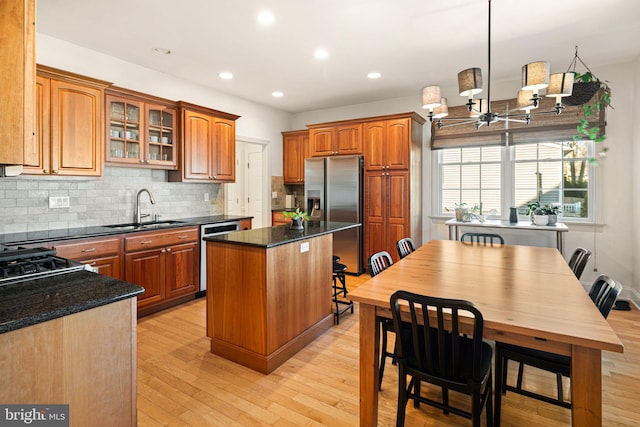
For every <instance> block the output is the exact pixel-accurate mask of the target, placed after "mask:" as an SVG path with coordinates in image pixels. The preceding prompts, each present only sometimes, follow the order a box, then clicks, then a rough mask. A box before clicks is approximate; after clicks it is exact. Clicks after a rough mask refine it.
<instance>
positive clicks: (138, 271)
mask: <svg viewBox="0 0 640 427" xmlns="http://www.w3.org/2000/svg"><path fill="white" fill-rule="evenodd" d="M124 243H125V244H124V247H125V255H124V258H125V280H126V281H127V282H130V283H134V284H136V285H139V286H142V287H143V288H144V289H145V292H144V294H142V295H140V296H139V297H138V314H139V315H141V314H142V315H144V314H148V313H151V312H153V311H156V310H159V309H162V308H165V307H168V306H169V305H172V304H174V303H179V302H181V301H182V300H183V299H184V300H186V299H191V298H193V296H194V294H195V292H196V291H197V288H198V284H199V251H198V249H199V244H198V228H197V227H193V228H181V229H177V230H171V231H168V230H166V231H163V232H142V233H136V234H135V235H132V236H131V237H125V238H124Z"/></svg>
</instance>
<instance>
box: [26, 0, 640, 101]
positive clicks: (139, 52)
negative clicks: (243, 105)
mask: <svg viewBox="0 0 640 427" xmlns="http://www.w3.org/2000/svg"><path fill="white" fill-rule="evenodd" d="M487 4H488V3H487V0H440V1H435V0H224V1H223V0H180V1H178V0H109V1H95V0H89V1H87V0H39V1H38V11H37V13H38V22H37V25H38V32H40V33H43V34H47V35H49V36H52V37H55V38H59V39H62V40H66V41H68V42H71V43H73V44H76V45H79V46H83V47H86V48H90V49H93V50H96V51H99V52H102V53H105V54H108V55H111V56H114V57H117V58H120V59H123V60H125V61H129V62H132V63H135V64H139V65H141V66H144V67H148V68H151V69H155V70H159V71H161V72H164V73H167V74H170V75H174V76H177V77H180V78H182V79H185V80H189V81H193V82H197V83H200V84H203V85H206V86H210V87H212V88H213V89H215V90H218V91H220V92H224V93H228V94H232V95H236V96H238V97H241V98H245V99H248V100H251V101H255V102H258V103H260V104H264V105H269V106H272V107H275V108H279V109H282V110H285V111H289V112H302V111H309V110H316V109H322V108H330V107H337V106H343V105H350V104H357V103H363V102H371V101H376V100H382V99H388V98H397V97H405V96H412V95H415V96H416V100H418V99H419V93H420V89H421V88H422V87H423V86H426V85H430V84H439V85H442V86H445V87H446V86H452V87H455V85H456V84H457V83H456V75H457V73H458V71H461V70H463V69H465V68H469V67H473V66H475V67H481V68H482V69H483V76H484V79H485V81H486V79H487V74H486V73H487V10H488V8H487ZM262 10H269V11H271V12H272V13H273V14H274V15H275V23H274V24H273V25H271V26H269V27H265V26H262V25H260V24H258V22H257V15H258V13H259V12H260V11H262ZM639 17H640V1H638V0H605V1H603V0H535V1H533V0H527V1H525V0H493V2H492V33H493V34H492V47H491V51H492V70H491V72H492V80H493V81H500V80H515V79H518V78H519V76H520V68H521V66H522V65H524V64H526V63H528V62H532V61H538V60H546V61H548V62H550V63H551V72H562V71H565V70H566V69H567V67H568V66H569V63H570V62H571V60H572V58H573V54H574V46H575V45H576V44H578V45H579V48H580V50H579V53H580V56H581V58H582V59H583V60H584V61H585V62H586V63H587V65H589V66H590V67H591V68H596V67H598V66H601V65H606V64H613V63H620V62H626V61H630V60H633V59H635V58H636V57H637V56H638V55H639V53H640V43H639V42H638V40H640V19H638V18H639ZM153 47H164V48H168V49H170V50H171V51H172V53H171V54H170V55H164V56H161V55H158V54H156V53H154V52H152V48H153ZM318 47H323V48H325V49H326V50H327V51H328V52H329V57H328V58H327V59H325V60H324V61H318V60H316V59H315V58H314V57H313V53H314V50H315V49H316V48H318ZM71 71H73V70H71ZM221 71H230V72H232V73H233V74H234V76H235V78H234V79H233V80H222V79H220V78H219V77H218V73H219V72H221ZM371 71H378V72H380V73H382V78H380V79H378V80H369V79H368V78H367V77H366V76H367V73H369V72H371ZM579 71H580V69H579ZM517 89H518V88H514V94H515V91H516V90H517ZM275 90H279V91H282V92H284V97H282V98H273V97H272V96H271V93H272V92H273V91H275ZM448 95H449V96H450V97H451V96H454V94H453V93H452V94H448ZM450 103H451V101H450ZM452 104H454V103H452Z"/></svg>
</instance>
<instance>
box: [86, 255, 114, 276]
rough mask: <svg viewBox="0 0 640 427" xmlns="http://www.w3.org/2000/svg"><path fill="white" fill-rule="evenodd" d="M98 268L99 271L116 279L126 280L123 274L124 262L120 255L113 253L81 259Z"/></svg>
mask: <svg viewBox="0 0 640 427" xmlns="http://www.w3.org/2000/svg"><path fill="white" fill-rule="evenodd" d="M80 262H82V263H83V264H88V265H90V266H92V267H93V268H97V269H98V273H100V274H104V275H105V276H109V277H113V278H114V279H118V280H124V277H123V275H122V262H121V258H120V255H112V256H106V257H101V258H90V259H86V260H82V261H80Z"/></svg>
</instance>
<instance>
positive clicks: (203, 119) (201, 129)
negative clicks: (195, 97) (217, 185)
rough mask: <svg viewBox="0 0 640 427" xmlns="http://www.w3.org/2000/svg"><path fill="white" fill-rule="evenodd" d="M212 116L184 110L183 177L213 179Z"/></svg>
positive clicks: (203, 179)
mask: <svg viewBox="0 0 640 427" xmlns="http://www.w3.org/2000/svg"><path fill="white" fill-rule="evenodd" d="M212 121H213V118H212V117H211V116H208V115H206V114H201V113H196V112H194V111H188V110H184V140H183V144H184V147H183V150H184V165H183V167H184V178H185V179H195V180H201V181H212V180H213V167H212V162H213V129H214V128H213V124H212Z"/></svg>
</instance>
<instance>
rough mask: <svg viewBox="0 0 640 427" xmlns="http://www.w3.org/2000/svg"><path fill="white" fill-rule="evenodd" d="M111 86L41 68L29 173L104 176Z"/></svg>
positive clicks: (27, 144) (26, 152) (26, 148)
mask: <svg viewBox="0 0 640 427" xmlns="http://www.w3.org/2000/svg"><path fill="white" fill-rule="evenodd" d="M108 86H109V83H107V82H103V81H99V80H95V79H90V78H86V77H83V76H78V75H75V74H71V73H67V72H64V71H60V70H55V69H53V68H49V67H40V66H39V67H38V77H37V84H36V85H35V86H34V88H35V89H36V104H35V105H36V138H35V141H26V142H25V144H24V158H23V164H24V166H25V167H24V173H25V174H34V175H80V176H100V175H101V174H102V150H103V146H104V143H103V141H104V140H103V125H102V123H103V110H104V89H105V88H106V87H108Z"/></svg>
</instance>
